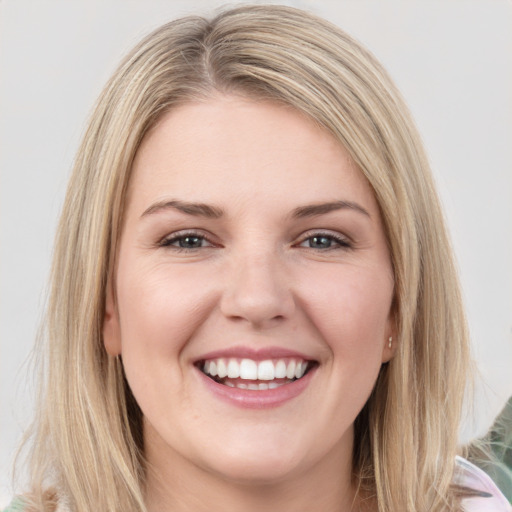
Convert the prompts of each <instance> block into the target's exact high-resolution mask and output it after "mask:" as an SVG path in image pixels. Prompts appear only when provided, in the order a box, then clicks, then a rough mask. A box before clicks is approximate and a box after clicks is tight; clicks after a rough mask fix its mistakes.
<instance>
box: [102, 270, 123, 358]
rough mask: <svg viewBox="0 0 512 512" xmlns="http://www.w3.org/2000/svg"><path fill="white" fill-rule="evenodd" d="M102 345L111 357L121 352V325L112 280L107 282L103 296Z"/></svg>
mask: <svg viewBox="0 0 512 512" xmlns="http://www.w3.org/2000/svg"><path fill="white" fill-rule="evenodd" d="M102 334H103V345H104V346H105V350H106V351H107V353H108V354H110V355H111V356H112V357H115V356H118V355H120V354H121V327H120V325H119V314H118V311H117V305H116V300H115V294H114V285H113V283H112V280H111V279H109V280H108V282H107V290H106V297H105V314H104V317H103V330H102Z"/></svg>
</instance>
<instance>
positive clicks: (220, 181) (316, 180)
mask: <svg viewBox="0 0 512 512" xmlns="http://www.w3.org/2000/svg"><path fill="white" fill-rule="evenodd" d="M347 193H348V194H350V195H353V196H356V197H358V198H359V199H360V200H364V201H367V202H370V203H374V202H375V201H374V198H373V194H372V192H371V189H370V187H369V185H368V183H367V181H366V179H365V178H364V176H363V175H362V173H361V172H360V171H359V170H358V168H357V166H356V165H355V164H354V162H353V161H352V159H351V157H350V155H349V154H348V152H347V151H346V150H345V148H344V147H343V146H342V145H341V144H340V143H339V142H338V141H337V140H336V139H335V138H334V137H333V136H332V135H331V134H330V133H328V132H327V131H326V130H325V129H323V128H321V127H320V126H319V125H318V124H317V123H315V122H314V121H312V120H310V119H309V118H308V117H306V116H305V115H304V114H302V113H300V112H298V111H297V110H295V109H293V108H291V107H286V106H283V105H279V104H276V103H272V102H268V101H256V100H252V99H247V98H243V97H237V96H218V97H215V98H211V99H209V100H205V101H201V102H195V103H188V104H185V105H182V106H180V107H178V108H176V109H173V110H172V111H170V112H168V113H167V114H166V115H164V117H163V118H162V119H161V120H160V121H159V122H158V123H157V125H156V126H155V127H154V128H153V129H152V130H151V131H150V132H149V133H148V134H147V136H146V137H145V139H144V140H143V142H142V144H141V147H140V148H139V150H138V152H137V155H136V158H135V161H134V166H133V172H132V178H131V183H130V187H129V198H130V202H132V201H135V200H136V202H139V201H140V202H141V203H143V202H148V201H152V200H155V199H157V196H159V195H162V194H171V195H176V194H178V195H180V196H184V197H185V198H186V199H193V200H195V201H204V202H210V201H213V202H216V201H220V202H222V201H225V200H226V199H227V198H231V199H233V200H236V199H239V200H245V201H253V202H256V201H259V203H260V205H263V204H265V203H268V202H269V201H271V200H277V201H279V202H281V203H283V204H284V203H287V202H290V203H291V202H299V203H300V202H311V201H315V200H318V201H324V200H326V199H331V200H336V199H340V197H338V196H339V195H340V194H347Z"/></svg>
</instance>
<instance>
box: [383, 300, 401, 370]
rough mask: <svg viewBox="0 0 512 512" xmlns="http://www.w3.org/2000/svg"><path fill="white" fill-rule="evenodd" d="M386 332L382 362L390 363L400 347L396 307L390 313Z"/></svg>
mask: <svg viewBox="0 0 512 512" xmlns="http://www.w3.org/2000/svg"><path fill="white" fill-rule="evenodd" d="M385 332H386V335H385V336H384V340H383V343H384V344H383V347H382V362H383V363H388V362H389V361H391V359H393V357H394V356H395V353H396V351H397V349H398V334H397V332H398V331H397V329H396V322H395V313H394V308H393V309H392V311H391V313H390V314H389V319H388V325H387V327H386V331H385Z"/></svg>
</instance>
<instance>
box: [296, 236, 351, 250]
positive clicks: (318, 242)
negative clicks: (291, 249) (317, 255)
mask: <svg viewBox="0 0 512 512" xmlns="http://www.w3.org/2000/svg"><path fill="white" fill-rule="evenodd" d="M299 245H300V247H307V248H309V249H316V250H329V249H339V248H350V247H351V245H350V243H349V242H348V241H347V240H346V239H345V238H342V237H341V236H336V235H331V234H325V233H317V234H314V235H313V236H308V237H307V238H305V239H304V240H303V241H302V242H301V243H300V244H299Z"/></svg>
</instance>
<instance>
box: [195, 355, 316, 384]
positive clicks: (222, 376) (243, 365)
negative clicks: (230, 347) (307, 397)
mask: <svg viewBox="0 0 512 512" xmlns="http://www.w3.org/2000/svg"><path fill="white" fill-rule="evenodd" d="M316 365H317V363H316V361H307V360H305V359H298V358H281V359H265V360H262V361H256V360H253V359H247V358H245V359H237V358H223V357H220V358H215V359H208V360H203V361H199V362H198V363H197V365H196V366H197V367H198V368H199V369H200V370H201V371H202V372H203V373H204V374H205V375H206V376H208V377H210V378H211V379H212V380H214V381H215V382H218V383H219V384H223V385H225V386H228V387H232V388H238V389H248V390H251V391H264V390H267V389H276V388H278V387H280V386H284V385H287V384H291V383H292V382H295V381H296V380H299V379H302V378H303V377H304V376H305V375H306V374H307V373H308V372H309V371H310V370H311V369H312V368H313V367H314V366H316Z"/></svg>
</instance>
